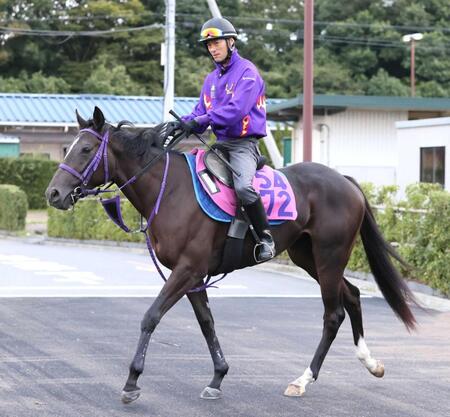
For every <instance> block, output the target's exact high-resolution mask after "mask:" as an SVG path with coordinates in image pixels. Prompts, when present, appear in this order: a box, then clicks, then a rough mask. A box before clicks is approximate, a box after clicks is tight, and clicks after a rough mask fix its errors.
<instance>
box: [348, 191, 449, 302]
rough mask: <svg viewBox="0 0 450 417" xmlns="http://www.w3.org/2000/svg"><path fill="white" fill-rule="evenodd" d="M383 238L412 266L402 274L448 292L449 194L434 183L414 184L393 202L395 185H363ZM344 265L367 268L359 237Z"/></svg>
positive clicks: (353, 268)
mask: <svg viewBox="0 0 450 417" xmlns="http://www.w3.org/2000/svg"><path fill="white" fill-rule="evenodd" d="M363 189H364V190H365V193H366V196H367V197H368V199H369V201H370V203H371V204H372V205H383V206H385V209H384V210H374V211H375V214H376V217H377V222H378V224H379V226H380V228H381V230H382V232H383V234H384V236H385V238H386V239H387V240H388V241H389V242H391V243H393V244H394V246H396V247H397V250H398V251H399V252H400V254H401V255H402V256H403V258H404V259H405V260H406V261H407V262H408V263H409V264H410V265H411V266H413V268H414V270H413V271H412V272H410V271H406V270H402V273H403V274H404V275H405V276H408V277H409V278H411V279H415V280H418V281H420V282H423V283H425V284H428V285H430V286H431V287H433V288H435V289H438V290H440V291H441V292H443V293H444V294H446V295H450V274H449V272H448V271H449V266H450V193H448V192H447V191H444V190H442V188H441V187H440V186H439V185H436V184H425V183H421V184H414V185H410V186H409V187H407V189H406V199H405V200H403V201H400V202H397V203H396V202H395V200H394V195H395V193H396V191H397V188H396V187H395V186H389V187H380V188H376V187H374V186H373V185H370V184H363ZM348 268H349V269H351V270H355V271H369V265H368V263H367V259H366V255H365V253H364V250H363V247H362V244H361V241H360V239H358V242H357V244H356V247H355V249H354V251H353V253H352V256H351V258H350V262H349V265H348Z"/></svg>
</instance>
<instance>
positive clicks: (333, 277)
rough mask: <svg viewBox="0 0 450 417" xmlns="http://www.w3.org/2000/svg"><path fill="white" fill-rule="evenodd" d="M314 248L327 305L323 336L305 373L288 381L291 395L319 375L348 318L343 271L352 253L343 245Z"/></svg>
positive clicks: (318, 274)
mask: <svg viewBox="0 0 450 417" xmlns="http://www.w3.org/2000/svg"><path fill="white" fill-rule="evenodd" d="M324 246H325V245H324ZM314 249H315V248H314V245H313V253H314V259H315V265H316V266H315V268H312V271H313V272H314V273H315V274H317V279H318V281H319V284H320V290H321V292H322V301H323V304H324V308H325V313H324V316H323V332H322V338H321V340H320V343H319V346H318V347H317V349H316V352H315V354H314V357H313V360H312V362H311V364H310V366H309V368H307V369H306V371H305V372H304V373H303V375H302V376H300V377H299V378H297V379H296V380H295V381H293V382H291V383H290V384H289V385H288V387H287V389H286V391H285V393H284V394H285V395H287V396H301V395H303V394H304V392H305V388H306V386H307V385H308V384H309V383H310V382H314V381H315V380H316V379H317V377H318V376H319V371H320V368H321V366H322V364H323V361H324V359H325V356H326V354H327V353H328V350H329V349H330V346H331V344H332V342H333V340H334V339H335V337H336V334H337V332H338V330H339V327H340V325H341V324H342V322H343V321H344V318H345V312H344V306H343V288H342V287H343V280H342V274H343V271H344V265H346V263H347V260H348V255H346V251H344V250H342V247H340V248H337V249H328V250H325V249H324V248H323V247H322V248H321V250H318V249H316V250H314ZM300 266H301V265H300ZM308 272H309V271H308ZM310 273H311V272H310Z"/></svg>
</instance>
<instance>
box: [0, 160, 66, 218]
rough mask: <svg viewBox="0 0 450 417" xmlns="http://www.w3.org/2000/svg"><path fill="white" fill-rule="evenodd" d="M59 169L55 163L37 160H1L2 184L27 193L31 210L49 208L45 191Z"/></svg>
mask: <svg viewBox="0 0 450 417" xmlns="http://www.w3.org/2000/svg"><path fill="white" fill-rule="evenodd" d="M57 167H58V163H57V162H55V161H49V160H48V159H37V158H0V184H14V185H17V186H18V187H20V188H21V189H22V190H24V191H25V193H26V195H27V197H28V204H29V207H30V208H31V209H42V208H45V207H47V203H46V201H45V195H44V193H45V189H46V188H47V185H48V183H49V182H50V180H51V179H52V176H53V174H54V173H55V171H56V169H57Z"/></svg>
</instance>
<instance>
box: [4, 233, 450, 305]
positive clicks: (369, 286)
mask: <svg viewBox="0 0 450 417" xmlns="http://www.w3.org/2000/svg"><path fill="white" fill-rule="evenodd" d="M0 238H6V239H11V240H16V241H21V242H25V243H29V244H35V245H59V246H61V245H62V246H85V247H90V248H97V249H102V250H122V249H123V248H127V249H128V250H131V251H132V252H133V253H137V254H147V253H148V251H147V248H146V247H145V245H143V244H142V243H135V242H119V241H112V240H79V239H65V238H53V237H48V236H46V235H33V236H18V235H16V234H13V233H7V232H4V231H2V232H0ZM254 268H256V269H260V270H262V271H269V272H270V271H273V272H277V273H281V274H286V275H289V276H292V277H296V278H300V279H307V280H312V278H311V277H310V276H309V275H308V273H307V272H306V271H304V270H303V269H301V268H299V267H297V266H295V265H292V264H289V263H287V262H286V261H283V260H277V259H274V260H271V261H269V262H265V263H263V264H259V265H255V266H254ZM345 278H347V279H348V280H349V281H350V282H351V283H352V284H353V285H355V286H357V287H358V288H359V289H360V290H361V291H363V292H365V293H367V294H370V295H371V296H374V297H379V298H383V296H382V294H381V292H380V290H379V289H378V286H377V284H376V283H375V279H374V277H373V275H372V274H369V273H364V272H357V271H350V270H345ZM406 282H407V284H408V286H409V288H410V289H411V291H412V292H413V294H414V296H415V297H416V299H417V301H418V302H419V303H420V305H421V306H422V307H424V308H430V309H433V310H437V311H441V312H448V311H450V299H448V298H445V297H444V296H443V295H442V294H440V293H439V291H437V290H435V289H433V288H431V287H429V286H427V285H425V284H421V283H418V282H414V281H406Z"/></svg>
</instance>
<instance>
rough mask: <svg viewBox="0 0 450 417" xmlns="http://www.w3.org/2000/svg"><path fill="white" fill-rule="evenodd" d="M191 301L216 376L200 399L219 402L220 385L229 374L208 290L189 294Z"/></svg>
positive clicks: (220, 395)
mask: <svg viewBox="0 0 450 417" xmlns="http://www.w3.org/2000/svg"><path fill="white" fill-rule="evenodd" d="M188 298H189V301H190V302H191V304H192V308H193V309H194V312H195V316H196V317H197V320H198V324H199V325H200V328H201V329H202V333H203V336H205V339H206V343H207V345H208V349H209V352H210V353H211V358H212V360H213V363H214V376H213V379H212V381H211V382H210V383H209V385H208V386H207V387H206V388H205V389H204V390H203V391H202V393H201V394H200V397H201V398H203V399H204V400H217V399H219V398H221V397H222V391H221V390H220V384H221V383H222V380H223V378H224V377H225V375H226V374H227V372H228V364H227V362H226V361H225V358H224V356H223V353H222V349H221V348H220V344H219V340H218V339H217V336H216V332H215V330H214V319H213V316H212V314H211V310H210V308H209V303H208V295H207V294H206V290H203V291H199V292H192V293H189V294H188Z"/></svg>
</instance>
